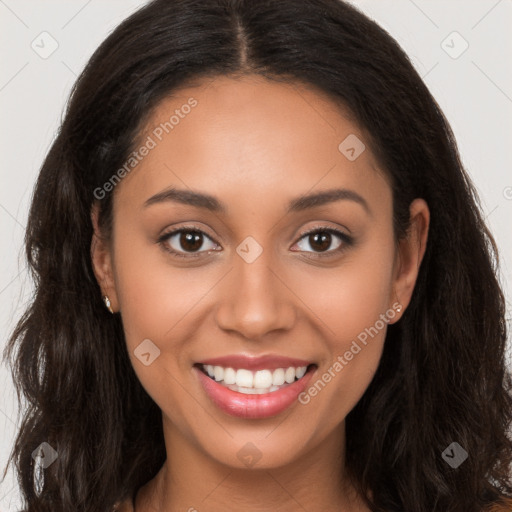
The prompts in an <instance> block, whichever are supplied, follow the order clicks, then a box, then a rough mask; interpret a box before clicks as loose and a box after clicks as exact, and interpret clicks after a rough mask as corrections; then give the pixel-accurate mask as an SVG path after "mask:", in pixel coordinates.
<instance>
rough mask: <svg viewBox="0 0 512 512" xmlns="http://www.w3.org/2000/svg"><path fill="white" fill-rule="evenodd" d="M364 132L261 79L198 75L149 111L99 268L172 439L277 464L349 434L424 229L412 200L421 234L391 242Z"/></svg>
mask: <svg viewBox="0 0 512 512" xmlns="http://www.w3.org/2000/svg"><path fill="white" fill-rule="evenodd" d="M365 143H366V142H365V135H364V133H362V132H361V130H360V129H359V128H358V126H357V125H356V124H353V123H352V122H350V121H349V120H348V119H347V118H346V117H345V116H344V115H343V112H342V111H341V110H340V109H339V108H337V107H336V106H335V105H334V104H333V103H331V102H330V101H329V99H327V98H326V97H324V96H323V95H321V94H320V93H318V92H316V91H314V90H312V89H311V88H306V87H303V86H300V85H298V84H294V85H290V84H280V83H276V82H269V81H266V80H265V79H263V78H261V77H259V78H256V77H250V78H244V79H241V80H235V79H230V78H228V77H220V78H216V79H215V80H210V81H204V82H203V83H202V84H200V85H198V86H195V87H191V88H187V89H182V90H180V91H179V92H177V93H175V94H174V95H173V97H172V98H168V99H166V100H165V101H163V102H162V103H161V104H160V105H159V106H158V108H157V109H156V111H155V112H154V115H153V116H152V118H151V120H150V122H149V123H148V125H147V129H146V131H145V133H143V134H142V136H141V139H140V144H139V146H138V148H139V147H140V149H138V150H137V155H134V157H133V158H134V160H132V161H130V162H128V163H127V166H126V168H125V172H124V173H121V175H120V176H123V175H125V176H124V177H123V179H122V180H121V182H120V183H119V184H118V185H117V186H116V187H115V190H114V224H113V236H112V240H111V245H110V246H109V247H104V246H101V245H98V246H97V249H96V251H95V253H94V262H95V269H96V273H97V276H98V279H99V281H100V283H101V284H102V287H103V290H104V292H105V293H107V294H108V295H109V297H110V300H111V302H112V307H113V308H114V310H115V311H119V312H120V314H121V317H122V322H123V326H124V330H125V334H126V342H127V346H128V351H129V354H130V357H131V359H132V363H133V366H134V368H135V371H136V373H137V376H138V378H139V379H140V382H141V383H142V385H143V386H144V388H145V389H146V391H147V392H148V393H149V395H150V396H151V397H152V398H153V400H154V401H155V402H156V403H157V404H158V406H159V407H160V408H161V410H162V413H163V418H164V430H165V432H166V444H167V447H168V449H169V447H170V445H171V444H172V445H173V446H174V444H177V443H178V442H180V444H181V445H183V443H185V444H186V445H187V446H189V447H191V448H192V449H194V450H196V451H199V452H200V453H202V454H204V455H206V456H208V457H210V458H212V459H214V460H216V461H217V462H221V463H223V464H226V465H229V466H232V467H241V468H242V467H245V466H248V465H250V464H252V463H253V461H255V460H256V459H259V461H258V467H276V466H280V465H284V464H287V463H290V462H292V461H294V460H296V459H299V458H300V457H301V454H304V453H305V452H307V451H309V450H312V449H313V448H315V447H318V446H320V445H321V444H322V443H325V442H326V440H328V439H341V438H342V434H343V432H344V430H343V427H344V419H345V417H346V416H347V414H348V413H349V412H350V410H351V409H352V408H353V407H354V406H355V405H356V403H357V402H358V400H359V399H360V398H361V396H362V395H363V393H364V391H365V390H366V388H367V387H368V385H369V383H370V381H371V379H372V377H373V375H374V373H375V371H376V369H377V366H378V364H379V359H380V357H381V354H382V350H383V344H384V338H385V334H386V327H387V325H388V323H393V322H396V321H397V320H398V319H399V318H400V315H401V314H403V310H404V309H405V307H406V306H407V304H408V301H409V298H410V295H411V293H412V288H413V286H414V282H415V279H416V273H417V269H418V266H419V262H420V261H421V257H422V255H423V251H424V246H425V241H426V230H427V227H428V209H427V208H426V206H425V204H424V203H423V202H422V201H421V200H417V201H415V202H414V203H413V206H412V208H411V215H412V217H413V226H417V229H416V230H415V229H413V230H412V235H411V236H410V238H409V239H408V240H406V241H405V242H402V243H401V244H400V245H396V244H395V239H394V235H393V226H392V195H391V188H390V186H389V184H388V182H387V180H386V178H385V177H384V176H385V175H384V173H383V172H382V171H380V170H377V163H376V161H375V160H374V158H373V156H372V154H371V152H370V149H369V146H368V145H366V148H365V146H363V144H365ZM142 147H145V148H146V149H142ZM135 159H136V161H135ZM126 169H130V170H129V171H127V170H126ZM173 191H174V192H173ZM328 191H329V192H332V194H331V195H322V194H325V193H326V192H328ZM334 191H337V192H334ZM317 195H318V198H317V199H314V197H315V196H317ZM206 196H207V197H206ZM176 230H183V232H178V233H174V234H171V231H173V232H174V231H176ZM308 231H312V233H311V234H309V235H308V234H306V233H307V232H308ZM102 247H103V248H102ZM398 304H400V305H401V308H402V309H401V312H399V311H398V310H399V309H400V307H399V306H398ZM262 356H264V358H262V359H259V360H257V361H256V363H255V362H254V360H253V358H260V357H262ZM217 358H227V359H226V360H223V361H214V359H217ZM230 358H232V359H230ZM279 358H281V359H279ZM282 358H290V359H291V360H286V359H282ZM205 362H210V363H211V366H213V367H215V366H219V368H217V369H215V368H213V369H212V368H210V371H213V372H214V373H215V375H214V378H213V379H212V378H210V377H208V376H206V374H205V373H203V371H202V370H201V363H205ZM215 363H217V364H215ZM304 366H306V367H307V373H306V374H305V375H304V376H303V377H301V375H302V373H303V371H304V370H300V367H304ZM289 367H291V368H297V369H298V370H297V371H294V370H288V368H289ZM221 368H222V369H221ZM228 368H232V370H228ZM251 369H252V371H247V370H251ZM281 369H282V370H281ZM203 370H206V371H207V370H208V368H204V367H203ZM223 370H225V371H223ZM238 370H245V371H241V372H240V371H238ZM297 374H298V375H297ZM298 377H301V378H298ZM221 378H222V379H223V380H222V381H219V382H217V380H215V379H221ZM224 379H225V380H226V382H224ZM236 379H238V380H236ZM286 379H288V381H292V380H293V379H295V380H294V383H292V382H287V380H286ZM283 380H284V383H283ZM233 381H234V382H235V384H234V385H239V386H242V387H243V388H248V387H250V388H251V389H252V388H254V387H256V388H258V389H256V390H252V391H251V390H247V389H242V390H240V388H232V389H227V386H228V385H231V386H233V384H229V383H232V382H233ZM251 381H252V384H251ZM283 384H284V385H283ZM286 384H287V385H286ZM270 386H272V387H270ZM236 389H238V391H236ZM240 391H245V392H240ZM248 443H252V444H248ZM251 457H252V459H251ZM251 461H252V462H251Z"/></svg>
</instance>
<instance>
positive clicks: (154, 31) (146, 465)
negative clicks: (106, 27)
mask: <svg viewBox="0 0 512 512" xmlns="http://www.w3.org/2000/svg"><path fill="white" fill-rule="evenodd" d="M26 250H27V257H28V260H29V263H30V266H31V268H32V269H33V272H34V276H35V278H36V295H35V297H34V302H33V304H32V305H31V306H30V308H29V309H28V311H27V313H26V314H25V316H24V317H23V318H22V319H21V321H20V323H19V325H18V326H17V328H16V330H15V332H14V334H13V336H12V339H11V340H10V344H9V346H8V351H7V355H8V356H9V357H11V358H12V359H13V366H14V376H15V379H16V382H17V385H18V387H19V389H20V390H21V391H22V392H23V394H24V395H25V396H26V397H27V398H28V400H29V403H30V407H29V409H28V410H27V412H26V413H25V417H24V422H23V425H22V428H21V430H20V433H19V435H18V438H17V441H16V445H15V447H14V450H13V458H14V460H15V463H16V467H17V471H18V474H19V477H20V482H21V487H22V492H23V495H24V498H25V499H26V502H27V503H26V510H27V511H29V512H35V511H43V510H44V511H46V510H52V511H69V510H83V511H93V510H98V511H100V510H101V511H108V510H112V509H113V508H116V509H118V510H135V511H136V512H149V511H151V510H158V511H175V510H189V511H194V510H197V511H203V510H208V511H214V512H216V511H218V510H248V511H251V510H253V511H256V510H276V511H277V510H279V511H282V512H288V511H295V510H308V511H311V512H313V511H317V510H318V511H319V510H322V511H325V510H346V511H351V512H356V511H357V512H362V511H370V510H371V511H382V512H384V511H398V510H400V511H402V510H406V511H408V512H420V511H421V512H423V511H427V510H428V511H439V512H441V511H442V512H445V511H448V510H449V511H451V512H459V511H460V512H462V511H464V512H471V511H475V512H476V511H482V510H485V511H492V510H510V507H511V498H512V482H511V475H510V474H509V469H510V465H511V462H512V443H511V440H510V438H509V437H507V429H508V428H509V426H510V423H511V418H512V401H511V394H510V390H511V376H510V374H508V373H507V371H506V367H505V361H504V359H505V345H506V324H505V318H504V316H505V307H504V298H503V294H502V291H501V290H500V287H499V284H498V282H497V279H496V268H495V259H496V256H497V255H496V247H495V244H494V241H493V239H492V237H491V235H490V233H489V231H488V230H487V228H486V226H485V224H484V222H483V218H482V215H481V212H480V210H479V208H478V204H477V200H476V194H475V191H474V188H473V186H472V184H471V182H470V180H469V178H468V176H467V174H466V173H465V171H464V169H463V167H462V165H461V162H460V159H459V155H458V151H457V147H456V143H455V140H454V138H453V134H452V132H451V130H450V128H449V125H448V123H447V122H446V120H445V118H444V116H443V114H442V113H441V111H440V109H439V107H438V105H437V104H436V102H435V100H434V99H433V98H432V96H431V95H430V93H429V91H428V90H427V88H426V86H425V85H424V83H423V82H422V81H421V79H420V78H419V76H418V74H417V73H416V72H415V70H414V68H413V67H412V65H411V63H410V62H409V60H408V59H407V57H406V55H405V54H404V53H403V51H402V50H401V49H400V48H399V47H398V45H397V44H396V42H395V41H394V40H393V39H392V38H391V37H390V36H389V35H388V34H387V33H386V32H385V31H383V30H382V29H381V28H379V27H378V26H377V25H376V24H375V23H374V22H372V21H371V20H369V19H368V18H367V17H365V16H364V15H362V14H361V13H360V12H358V11H357V10H356V9H355V8H354V7H351V6H350V5H348V4H345V3H343V2H340V1H336V0H301V1H297V0H294V1H292V0H285V1H283V0H281V1H279V2H276V1H261V2H251V1H249V0H245V1H244V0H238V1H237V0H208V1H204V0H201V1H199V0H174V1H169V0H165V1H164V0H155V1H153V2H151V3H149V4H148V5H147V6H146V7H144V8H143V9H141V10H140V11H138V12H136V13H135V14H133V15H132V16H131V17H130V18H129V19H127V20H126V21H124V22H123V23H122V24H121V25H120V26H119V27H118V28H117V29H116V30H115V31H114V32H113V33H112V34H111V35H110V36H109V37H108V38H107V40H106V41H105V42H104V43H103V44H102V45H101V46H100V48H99V49H98V50H97V51H96V53H95V54H94V56H93V57H92V58H91V60H90V62H89V64H88V65H87V67H86V69H85V71H84V72H83V74H82V75H81V77H80V78H79V80H78V82H77V84H76V86H75V89H74V91H73V95H72V98H71V101H70V104H69V107H68V110H67V113H66V117H65V119H64V121H63V124H62V127H61V129H60V131H59V134H58V137H57V139H56V140H55V142H54V144H53V146H52V148H51V150H50V152H49V154H48V156H47V158H46V160H45V162H44V164H43V167H42V169H41V173H40V175H39V178H38V181H37V185H36V189H35V194H34V197H33V202H32V206H31V210H30V219H29V224H28V228H27V239H26ZM15 349H16V350H17V353H16V357H14V354H15ZM45 443H46V444H45Z"/></svg>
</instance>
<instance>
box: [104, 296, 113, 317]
mask: <svg viewBox="0 0 512 512" xmlns="http://www.w3.org/2000/svg"><path fill="white" fill-rule="evenodd" d="M103 302H104V303H105V306H106V307H107V309H108V310H109V311H110V312H111V313H114V311H112V306H111V305H110V299H109V298H108V295H104V296H103Z"/></svg>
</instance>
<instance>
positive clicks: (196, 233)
mask: <svg viewBox="0 0 512 512" xmlns="http://www.w3.org/2000/svg"><path fill="white" fill-rule="evenodd" d="M159 242H160V243H161V244H162V245H163V246H164V248H165V249H166V250H167V251H169V252H170V253H172V254H175V255H176V256H184V257H187V255H190V256H200V255H201V254H202V253H204V252H209V251H211V250H218V247H219V246H218V245H217V244H216V243H215V242H213V240H212V239H211V238H210V237H209V236H208V235H207V234H206V233H203V232H202V231H200V230H197V229H185V228H181V229H177V230H175V231H172V232H171V233H167V234H165V235H163V236H162V237H161V238H160V240H159ZM194 253H196V254H194Z"/></svg>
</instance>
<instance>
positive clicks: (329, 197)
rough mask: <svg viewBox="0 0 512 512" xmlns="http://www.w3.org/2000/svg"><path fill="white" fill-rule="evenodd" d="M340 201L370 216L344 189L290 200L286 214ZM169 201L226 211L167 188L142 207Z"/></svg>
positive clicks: (207, 198) (197, 195)
mask: <svg viewBox="0 0 512 512" xmlns="http://www.w3.org/2000/svg"><path fill="white" fill-rule="evenodd" d="M341 200H346V201H354V202H356V203H358V204H359V205H361V206H362V207H363V208H364V209H365V210H366V212H367V213H369V214H371V210H370V207H369V206H368V203H367V202H366V200H365V199H364V198H363V197H362V196H361V195H359V194H358V193H357V192H354V191H353V190H349V189H346V188H334V189H329V190H323V191H321V192H315V193H311V194H307V195H304V196H300V197H298V198H295V199H292V200H291V201H290V202H289V203H288V209H287V213H295V212H301V211H304V210H307V209H310V208H315V207H318V206H324V205H326V204H328V203H333V202H335V201H341ZM169 201H173V202H177V203H181V204H186V205H189V206H195V207H196V208H204V209H206V210H209V211H211V212H215V213H226V211H227V209H226V207H225V206H224V205H223V204H222V203H221V202H220V201H219V200H218V199H217V198H216V197H214V196H212V195H209V194H205V193H202V192H197V191H193V190H183V189H177V188H168V189H166V190H163V191H162V192H159V193H158V194H155V195H154V196H151V197H150V198H149V199H148V200H147V201H146V202H145V203H144V207H145V208H146V207H148V206H151V205H153V204H158V203H166V202H169Z"/></svg>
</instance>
